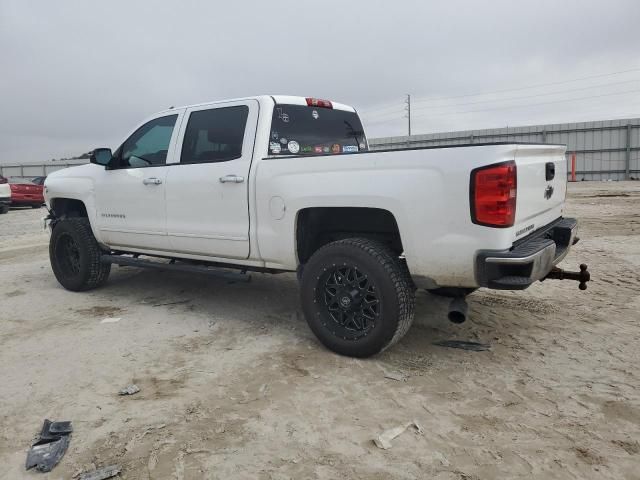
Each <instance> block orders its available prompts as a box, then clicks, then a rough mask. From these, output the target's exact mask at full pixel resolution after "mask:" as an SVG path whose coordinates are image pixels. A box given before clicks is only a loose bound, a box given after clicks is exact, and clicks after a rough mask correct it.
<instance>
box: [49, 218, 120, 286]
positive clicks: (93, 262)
mask: <svg viewBox="0 0 640 480" xmlns="http://www.w3.org/2000/svg"><path fill="white" fill-rule="evenodd" d="M101 255H102V250H101V249H100V246H99V245H98V242H97V241H96V239H95V237H94V236H93V232H92V231H91V225H90V224H89V220H88V219H86V218H65V219H62V220H59V221H57V222H56V224H55V226H54V227H53V232H51V240H50V241H49V260H50V261H51V268H52V269H53V274H54V275H55V276H56V278H57V279H58V282H60V284H61V285H62V286H63V287H64V288H66V289H67V290H71V291H74V292H82V291H85V290H91V289H93V288H96V287H99V286H101V285H103V284H104V283H105V282H106V281H107V278H108V277H109V272H110V271H111V264H110V263H102V262H101V261H100V256H101Z"/></svg>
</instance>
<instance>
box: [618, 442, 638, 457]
mask: <svg viewBox="0 0 640 480" xmlns="http://www.w3.org/2000/svg"><path fill="white" fill-rule="evenodd" d="M611 443H613V444H614V445H617V446H618V447H620V448H622V449H624V451H625V452H627V453H628V454H629V455H637V454H638V453H640V443H638V441H635V442H626V441H624V440H611Z"/></svg>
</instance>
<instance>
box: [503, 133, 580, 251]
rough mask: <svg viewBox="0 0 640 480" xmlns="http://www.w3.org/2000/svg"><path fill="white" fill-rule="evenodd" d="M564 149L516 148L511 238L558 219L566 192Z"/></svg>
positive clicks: (546, 146) (526, 146)
mask: <svg viewBox="0 0 640 480" xmlns="http://www.w3.org/2000/svg"><path fill="white" fill-rule="evenodd" d="M565 150H566V148H565V147H564V146H560V145H518V147H517V150H516V158H515V160H516V165H517V171H518V185H517V191H518V195H517V204H516V221H515V227H516V228H515V229H514V233H515V238H514V239H516V238H521V237H523V236H526V234H528V233H531V232H532V231H534V230H537V229H538V228H540V227H542V226H544V225H546V224H548V223H550V222H552V221H553V220H555V219H557V218H559V217H560V216H562V211H563V207H564V201H565V196H566V191H567V162H566V159H565Z"/></svg>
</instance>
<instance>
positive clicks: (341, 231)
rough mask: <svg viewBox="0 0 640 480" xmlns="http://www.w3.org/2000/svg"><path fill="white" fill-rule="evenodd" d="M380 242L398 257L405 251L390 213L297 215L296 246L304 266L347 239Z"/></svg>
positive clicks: (317, 210)
mask: <svg viewBox="0 0 640 480" xmlns="http://www.w3.org/2000/svg"><path fill="white" fill-rule="evenodd" d="M351 237H360V238H368V239H371V240H377V241H379V242H382V243H384V244H385V245H387V246H388V247H389V248H390V249H391V250H392V251H393V252H394V253H395V254H397V255H401V254H402V252H403V251H404V247H403V244H402V238H401V235H400V229H399V228H398V222H397V221H396V218H395V216H394V215H393V213H391V212H390V211H389V210H386V209H382V208H375V207H309V208H303V209H301V210H299V211H298V212H297V217H296V225H295V245H296V255H297V260H298V263H299V264H300V265H304V264H305V263H306V262H307V261H308V260H309V258H311V255H313V253H314V252H316V251H317V250H318V249H319V248H321V247H323V246H324V245H326V244H328V243H331V242H333V241H336V240H342V239H345V238H351Z"/></svg>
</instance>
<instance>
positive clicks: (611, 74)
mask: <svg viewBox="0 0 640 480" xmlns="http://www.w3.org/2000/svg"><path fill="white" fill-rule="evenodd" d="M631 72H640V68H632V69H630V70H621V71H619V72H611V73H601V74H599V75H589V76H587V77H580V78H574V79H571V80H562V81H559V82H550V83H539V84H536V85H529V86H526V87H518V88H507V89H504V90H494V91H492V92H482V93H469V94H465V95H456V96H453V97H436V98H429V99H424V100H418V101H417V102H418V103H420V102H431V101H434V100H450V99H455V98H463V97H479V96H481V95H493V94H495V93H504V92H516V91H520V90H529V89H532V88H540V87H549V86H552V85H563V84H566V83H573V82H580V81H582V80H590V79H592V78H602V77H610V76H613V75H621V74H623V73H631Z"/></svg>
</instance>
